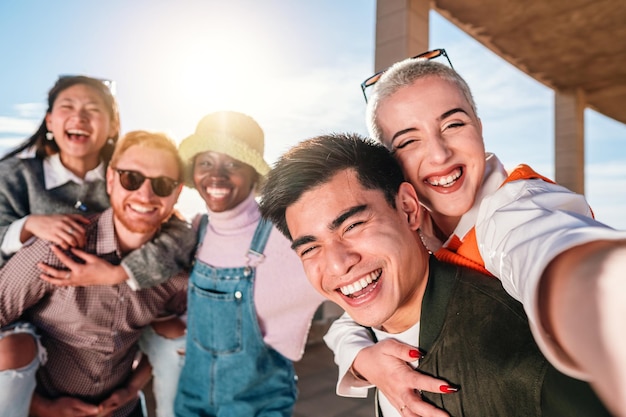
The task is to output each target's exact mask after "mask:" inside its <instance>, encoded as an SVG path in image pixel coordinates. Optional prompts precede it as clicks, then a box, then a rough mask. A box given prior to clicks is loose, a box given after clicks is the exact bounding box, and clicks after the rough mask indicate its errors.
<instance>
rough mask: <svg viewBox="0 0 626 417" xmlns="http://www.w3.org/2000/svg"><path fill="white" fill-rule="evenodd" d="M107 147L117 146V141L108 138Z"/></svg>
mask: <svg viewBox="0 0 626 417" xmlns="http://www.w3.org/2000/svg"><path fill="white" fill-rule="evenodd" d="M107 145H111V146H114V145H115V141H114V140H113V138H108V139H107Z"/></svg>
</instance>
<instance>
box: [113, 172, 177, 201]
mask: <svg viewBox="0 0 626 417" xmlns="http://www.w3.org/2000/svg"><path fill="white" fill-rule="evenodd" d="M115 171H116V172H117V173H118V174H119V176H120V184H122V187H124V189H125V190H128V191H135V190H138V189H139V187H141V186H142V185H143V182H144V181H145V180H150V185H151V186H152V191H154V194H156V195H158V196H159V197H169V196H170V195H171V194H172V192H174V190H175V189H176V187H177V186H178V184H180V181H176V180H173V179H171V178H168V177H156V178H150V177H146V176H145V175H143V174H142V173H141V172H137V171H131V170H126V169H116V170H115Z"/></svg>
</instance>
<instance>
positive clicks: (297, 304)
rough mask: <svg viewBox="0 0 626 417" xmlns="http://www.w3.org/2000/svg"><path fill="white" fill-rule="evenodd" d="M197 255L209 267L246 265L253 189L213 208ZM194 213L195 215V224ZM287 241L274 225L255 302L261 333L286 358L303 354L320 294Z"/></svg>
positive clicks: (255, 215)
mask: <svg viewBox="0 0 626 417" xmlns="http://www.w3.org/2000/svg"><path fill="white" fill-rule="evenodd" d="M208 214H209V224H208V226H207V231H206V235H205V238H204V241H203V242H202V244H201V245H200V248H199V250H198V254H197V256H198V259H200V260H201V261H202V262H204V263H206V264H209V265H211V266H214V267H239V266H244V265H245V260H246V258H245V256H246V253H247V251H248V248H249V246H250V242H251V241H252V236H253V235H254V230H255V229H256V225H257V223H258V221H259V219H260V218H261V214H260V212H259V208H258V205H257V203H256V200H255V199H254V194H253V193H252V194H250V195H249V196H248V198H247V199H246V200H244V201H243V202H242V203H241V204H239V205H238V206H237V207H235V208H234V209H233V210H229V211H225V212H222V213H213V212H211V211H210V210H208ZM199 217H200V216H198V217H196V219H195V220H194V226H195V227H196V228H197V227H198V223H199ZM290 245H291V243H290V242H289V240H288V239H287V238H285V237H284V236H283V235H282V234H281V233H280V232H279V231H278V230H277V229H276V228H273V229H272V232H271V234H270V236H269V239H268V241H267V246H266V247H265V259H264V261H263V262H262V263H261V264H260V265H259V266H258V267H257V275H256V280H255V283H254V303H255V306H256V311H257V317H258V319H259V325H260V327H261V332H262V333H263V339H264V341H265V343H267V344H268V345H270V346H271V347H273V348H274V349H275V350H277V351H278V352H280V353H281V354H282V355H284V356H286V357H287V358H289V359H291V360H294V361H297V360H299V359H300V358H301V357H302V354H303V352H304V346H305V344H306V339H307V335H308V332H309V328H310V325H311V319H312V318H313V314H314V313H315V310H316V309H317V307H318V306H319V305H320V304H321V302H322V301H323V300H324V298H323V297H322V295H321V294H319V293H318V292H317V291H315V289H313V287H312V286H311V284H309V282H308V280H307V278H306V275H305V274H304V270H303V268H302V263H301V262H300V259H299V258H298V257H297V256H296V254H295V252H294V251H293V250H292V249H291V246H290Z"/></svg>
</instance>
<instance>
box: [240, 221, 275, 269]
mask: <svg viewBox="0 0 626 417" xmlns="http://www.w3.org/2000/svg"><path fill="white" fill-rule="evenodd" d="M271 231H272V223H271V222H270V221H268V220H265V219H263V218H261V219H260V220H259V223H258V224H257V226H256V230H255V231H254V236H253V237H252V242H251V243H250V249H248V254H247V256H246V259H247V265H248V266H251V267H255V266H257V265H258V264H260V263H261V262H263V259H265V255H263V251H264V250H265V245H266V244H267V239H268V238H269V236H270V232H271Z"/></svg>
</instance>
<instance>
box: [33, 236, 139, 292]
mask: <svg viewBox="0 0 626 417" xmlns="http://www.w3.org/2000/svg"><path fill="white" fill-rule="evenodd" d="M70 251H71V252H72V254H73V255H75V256H76V257H77V258H79V259H82V260H83V262H82V263H81V262H77V261H75V260H74V259H72V258H71V257H70V256H68V255H67V254H66V253H65V252H63V251H62V250H61V249H60V248H58V247H56V246H52V252H54V254H55V255H56V256H57V257H58V258H59V260H60V261H61V262H62V263H63V265H65V266H66V267H67V269H57V268H55V267H52V266H50V265H46V264H44V263H39V264H38V265H37V266H38V267H39V269H41V271H42V274H41V275H40V276H39V277H40V278H41V279H43V280H44V281H47V282H49V283H51V284H54V285H58V286H60V287H69V286H72V287H87V286H91V285H115V284H121V283H122V282H124V281H126V280H127V279H128V274H127V273H126V270H125V269H124V268H122V267H121V266H119V265H118V266H116V265H112V264H111V263H109V262H107V261H106V260H104V259H102V258H100V257H98V256H96V255H92V254H90V253H87V252H85V251H82V250H80V249H75V248H72V249H70Z"/></svg>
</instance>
